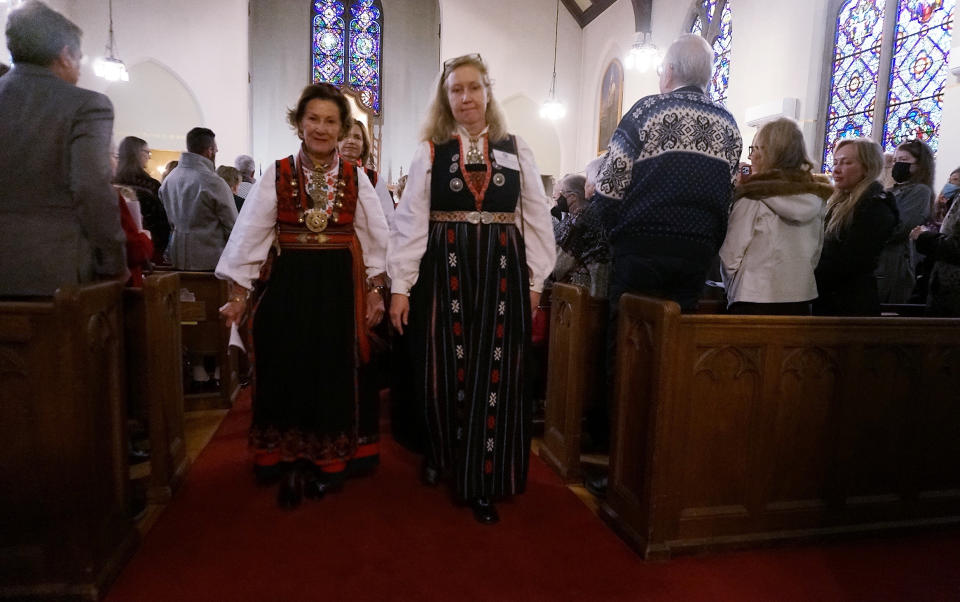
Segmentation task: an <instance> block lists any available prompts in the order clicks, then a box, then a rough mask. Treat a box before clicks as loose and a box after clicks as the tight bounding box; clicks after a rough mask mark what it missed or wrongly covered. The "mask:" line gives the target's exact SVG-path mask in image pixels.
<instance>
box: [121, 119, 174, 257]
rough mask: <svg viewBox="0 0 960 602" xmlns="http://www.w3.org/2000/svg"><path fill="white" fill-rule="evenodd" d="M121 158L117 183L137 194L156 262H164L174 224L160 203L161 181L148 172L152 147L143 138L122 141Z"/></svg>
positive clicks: (128, 137) (134, 137)
mask: <svg viewBox="0 0 960 602" xmlns="http://www.w3.org/2000/svg"><path fill="white" fill-rule="evenodd" d="M117 159H118V161H119V163H118V164H117V170H116V174H115V175H114V177H113V183H114V184H122V185H123V186H126V187H128V188H130V189H131V190H133V192H134V193H135V194H136V196H137V200H138V201H139V202H140V215H141V217H142V218H143V227H144V228H146V229H147V230H149V231H150V237H151V239H152V240H153V250H154V253H153V261H154V262H155V263H161V262H162V259H163V254H164V252H165V251H166V250H167V243H168V242H169V240H170V223H169V220H168V219H167V212H166V210H164V208H163V203H161V202H160V196H159V194H160V182H158V181H157V180H155V179H154V178H152V177H151V176H150V174H149V173H148V172H147V162H148V161H149V160H150V146H149V145H148V144H147V141H146V140H143V139H142V138H137V137H136V136H127V137H126V138H124V139H123V140H122V141H121V142H120V147H119V148H118V149H117Z"/></svg>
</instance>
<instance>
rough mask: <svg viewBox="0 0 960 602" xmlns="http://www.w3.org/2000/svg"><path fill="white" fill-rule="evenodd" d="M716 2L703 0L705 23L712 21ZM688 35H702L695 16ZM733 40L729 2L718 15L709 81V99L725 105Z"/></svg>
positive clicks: (699, 23) (699, 21)
mask: <svg viewBox="0 0 960 602" xmlns="http://www.w3.org/2000/svg"><path fill="white" fill-rule="evenodd" d="M716 8H717V0H703V9H704V12H705V13H706V15H707V23H710V21H711V20H712V19H713V13H714V10H716ZM690 33H695V34H697V35H703V19H702V18H701V17H700V15H697V16H696V18H695V19H694V20H693V25H692V26H691V27H690ZM732 40H733V13H732V12H731V11H730V2H726V3H725V4H724V7H723V12H722V13H721V14H720V33H719V34H718V35H717V39H716V41H714V43H713V51H714V53H716V57H715V58H714V61H713V77H712V79H711V81H710V97H711V98H713V99H714V100H715V101H717V102H719V103H721V104H726V102H727V86H728V84H729V81H730V44H731V42H732Z"/></svg>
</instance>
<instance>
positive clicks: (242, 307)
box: [220, 297, 247, 328]
mask: <svg viewBox="0 0 960 602" xmlns="http://www.w3.org/2000/svg"><path fill="white" fill-rule="evenodd" d="M246 309H247V299H246V297H242V298H239V299H238V298H234V299H231V300H229V301H227V302H226V303H224V304H223V307H221V308H220V315H221V316H223V318H224V320H225V321H226V322H227V327H228V328H229V327H230V326H233V325H234V324H238V325H239V324H240V319H241V318H242V317H243V312H245V311H246Z"/></svg>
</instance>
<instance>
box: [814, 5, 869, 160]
mask: <svg viewBox="0 0 960 602" xmlns="http://www.w3.org/2000/svg"><path fill="white" fill-rule="evenodd" d="M883 5H884V0H847V2H846V3H844V4H843V5H842V7H841V9H840V13H839V15H838V16H837V30H836V36H835V38H834V42H835V49H834V52H833V76H832V78H831V81H830V101H829V104H828V107H829V108H828V112H827V127H826V133H825V136H824V143H823V171H824V172H827V173H829V172H830V171H831V170H832V169H833V147H834V146H835V145H836V143H837V142H838V141H839V140H840V139H841V138H848V137H851V136H870V134H871V133H872V132H873V115H874V108H875V105H876V100H877V82H878V79H879V73H880V44H881V42H882V41H883Z"/></svg>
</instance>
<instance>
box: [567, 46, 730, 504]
mask: <svg viewBox="0 0 960 602" xmlns="http://www.w3.org/2000/svg"><path fill="white" fill-rule="evenodd" d="M713 58H714V55H713V50H712V49H711V48H710V45H709V44H707V42H706V41H705V40H704V39H703V38H702V37H700V36H697V35H693V34H688V35H684V36H680V38H678V39H677V41H675V42H674V43H673V44H672V45H671V46H670V49H669V50H668V51H667V55H666V57H665V58H664V61H663V66H662V68H661V71H660V92H661V93H660V94H656V95H653V96H647V97H646V98H641V99H640V100H639V101H637V103H636V104H635V105H633V107H631V109H630V111H629V112H627V114H626V115H624V117H623V119H622V120H621V121H620V124H619V125H618V126H617V130H616V132H615V133H614V134H613V138H612V139H611V140H610V147H609V149H608V151H607V156H606V158H605V159H604V162H603V166H602V167H601V168H600V175H599V177H598V180H597V185H596V193H595V194H594V196H593V201H592V202H591V203H590V204H589V205H587V208H586V209H584V211H583V212H582V213H581V214H580V217H579V219H578V220H577V225H576V228H575V230H577V232H575V233H573V234H572V236H574V237H577V236H583V237H585V236H586V235H587V234H588V233H589V232H591V231H596V230H597V229H599V228H602V229H603V230H605V231H606V233H607V238H608V240H609V241H610V246H611V249H612V251H613V272H612V274H611V277H610V286H609V293H608V296H609V299H610V314H609V315H610V322H609V327H608V332H607V367H608V384H610V385H612V383H613V379H612V372H613V366H614V364H615V362H614V357H615V355H614V353H615V349H614V345H615V341H616V326H617V318H618V314H619V312H618V309H619V302H620V296H621V295H622V294H623V293H625V292H628V291H629V292H638V293H642V294H646V295H652V296H656V297H665V298H667V299H672V300H674V301H676V302H677V303H679V304H680V307H681V308H682V309H683V310H684V311H689V310H692V309H694V308H696V305H697V300H698V299H699V297H700V293H701V291H702V290H703V286H704V280H705V278H706V273H707V270H708V268H709V266H710V263H711V262H712V261H713V259H714V257H716V255H717V252H718V251H719V249H720V245H721V244H723V238H724V235H725V234H726V231H727V213H728V211H729V208H730V201H731V198H732V190H733V177H734V174H735V173H736V170H737V166H738V163H739V160H740V151H741V140H740V131H739V129H738V128H737V123H736V121H734V119H733V116H732V115H730V113H729V112H727V110H726V109H725V108H723V107H722V106H721V105H719V104H716V103H714V102H713V101H711V100H710V98H709V96H707V95H706V93H705V91H706V89H707V86H708V85H709V83H710V77H711V74H712V70H713ZM609 390H610V392H612V390H613V389H612V386H611V387H610V389H609ZM608 401H609V400H608ZM597 410H599V412H597V413H596V414H594V415H592V416H591V417H589V419H588V425H587V429H588V433H589V434H590V435H591V436H592V437H593V438H594V440H595V441H596V442H597V444H598V445H599V446H600V447H603V446H604V445H605V444H606V441H607V437H608V433H609V426H608V416H609V414H610V412H609V406H608V408H607V412H606V414H607V416H604V415H602V414H603V411H602V408H597ZM585 482H586V486H587V489H589V490H590V491H591V492H593V493H594V494H595V495H599V496H601V497H602V496H603V495H604V494H605V493H606V485H607V476H606V475H605V474H589V473H588V475H587V478H586V480H585Z"/></svg>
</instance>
